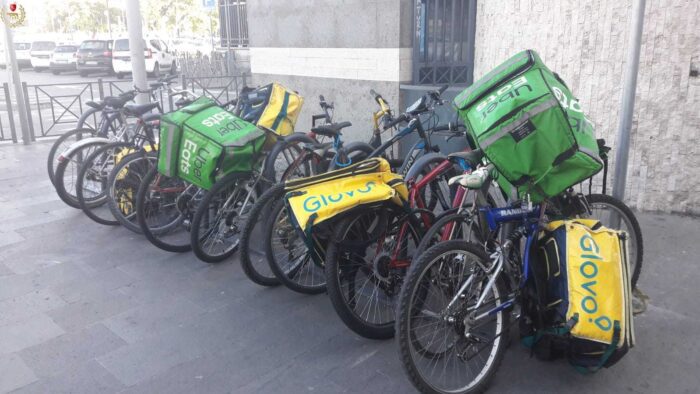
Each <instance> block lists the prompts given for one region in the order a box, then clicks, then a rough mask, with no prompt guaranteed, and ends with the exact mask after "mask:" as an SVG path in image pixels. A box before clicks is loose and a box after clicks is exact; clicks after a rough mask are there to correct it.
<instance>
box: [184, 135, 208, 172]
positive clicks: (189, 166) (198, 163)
mask: <svg viewBox="0 0 700 394" xmlns="http://www.w3.org/2000/svg"><path fill="white" fill-rule="evenodd" d="M208 155H209V151H208V150H207V149H206V148H201V149H200V148H199V146H198V145H197V144H196V143H195V142H194V141H192V140H188V139H185V142H184V143H183V144H182V152H181V154H180V172H182V173H184V174H188V175H194V176H195V177H197V179H202V167H203V166H204V164H205V163H206V157H207V156H208Z"/></svg>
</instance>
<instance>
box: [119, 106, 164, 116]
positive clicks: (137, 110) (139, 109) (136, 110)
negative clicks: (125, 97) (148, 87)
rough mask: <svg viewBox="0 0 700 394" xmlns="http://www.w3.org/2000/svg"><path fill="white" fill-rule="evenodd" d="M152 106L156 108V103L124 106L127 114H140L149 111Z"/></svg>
mask: <svg viewBox="0 0 700 394" xmlns="http://www.w3.org/2000/svg"><path fill="white" fill-rule="evenodd" d="M154 108H158V103H148V104H129V105H126V106H124V109H126V112H127V113H128V114H129V115H134V116H141V115H143V114H145V113H147V112H151V110H153V109H154Z"/></svg>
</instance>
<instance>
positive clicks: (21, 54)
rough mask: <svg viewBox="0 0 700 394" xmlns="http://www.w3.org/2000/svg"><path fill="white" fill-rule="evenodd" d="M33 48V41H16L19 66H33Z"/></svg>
mask: <svg viewBox="0 0 700 394" xmlns="http://www.w3.org/2000/svg"><path fill="white" fill-rule="evenodd" d="M31 50H32V43H31V42H21V41H20V42H15V57H16V58H17V67H18V68H19V69H20V70H21V69H22V67H31V66H32V57H31V55H30V52H31Z"/></svg>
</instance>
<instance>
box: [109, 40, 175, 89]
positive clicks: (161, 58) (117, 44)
mask: <svg viewBox="0 0 700 394" xmlns="http://www.w3.org/2000/svg"><path fill="white" fill-rule="evenodd" d="M144 48H145V51H144V52H145V53H144V56H145V58H146V72H148V74H149V75H150V76H152V77H157V76H158V75H160V74H161V73H162V72H163V71H167V72H168V73H170V74H175V72H176V71H177V64H176V63H175V57H174V56H173V54H172V52H171V51H170V49H169V48H168V46H167V45H166V44H165V43H164V42H163V41H162V40H159V39H157V38H149V39H147V40H145V41H144ZM112 67H113V68H114V72H115V73H116V74H117V78H119V79H121V78H124V74H128V73H131V52H129V39H127V38H119V39H116V40H114V46H113V49H112Z"/></svg>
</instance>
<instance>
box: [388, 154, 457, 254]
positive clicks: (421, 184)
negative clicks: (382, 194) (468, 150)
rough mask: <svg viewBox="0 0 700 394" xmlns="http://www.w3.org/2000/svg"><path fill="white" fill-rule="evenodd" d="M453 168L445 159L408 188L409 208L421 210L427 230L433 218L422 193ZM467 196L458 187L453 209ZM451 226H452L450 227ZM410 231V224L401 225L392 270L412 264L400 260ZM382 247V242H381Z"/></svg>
mask: <svg viewBox="0 0 700 394" xmlns="http://www.w3.org/2000/svg"><path fill="white" fill-rule="evenodd" d="M452 167H453V163H452V162H451V161H450V160H449V159H445V160H444V161H442V162H441V163H440V164H438V165H437V166H436V167H435V168H433V169H432V170H431V171H430V172H429V173H428V174H426V175H425V176H424V177H423V178H421V179H420V180H419V181H418V182H415V183H414V182H413V181H409V184H408V187H409V189H410V190H409V193H408V202H409V206H410V207H411V208H418V209H420V210H421V213H420V215H421V221H422V222H423V225H424V226H425V227H426V228H427V227H430V226H431V225H432V217H431V215H430V214H428V213H427V212H425V209H426V205H425V202H424V201H423V198H422V197H421V191H423V190H424V189H425V188H426V187H428V185H429V184H430V183H431V182H433V181H434V180H435V179H437V178H438V177H439V176H440V175H442V174H444V173H446V172H447V171H449V170H450V169H451V168H452ZM466 195H467V189H465V188H464V187H461V186H458V187H457V191H456V192H455V196H454V198H453V199H452V208H459V207H460V206H461V205H462V204H463V203H464V198H465V197H466ZM450 226H451V225H450ZM407 231H408V223H404V224H402V225H401V229H400V230H399V234H398V240H397V242H396V248H394V251H393V252H392V254H391V263H390V264H389V266H390V267H391V268H403V267H407V266H408V265H409V264H410V261H409V260H405V259H404V260H400V259H399V257H400V256H399V253H400V249H401V248H400V246H401V244H402V243H403V241H404V239H405V237H406V232H407ZM446 233H448V234H449V233H451V228H450V229H447V232H446ZM380 245H381V242H380Z"/></svg>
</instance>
